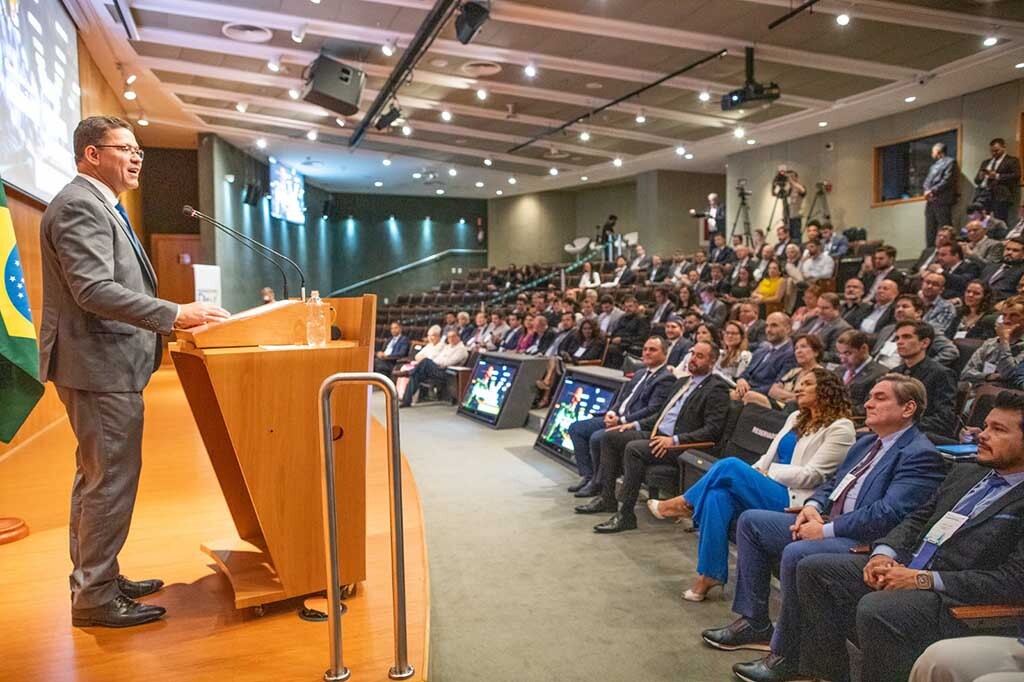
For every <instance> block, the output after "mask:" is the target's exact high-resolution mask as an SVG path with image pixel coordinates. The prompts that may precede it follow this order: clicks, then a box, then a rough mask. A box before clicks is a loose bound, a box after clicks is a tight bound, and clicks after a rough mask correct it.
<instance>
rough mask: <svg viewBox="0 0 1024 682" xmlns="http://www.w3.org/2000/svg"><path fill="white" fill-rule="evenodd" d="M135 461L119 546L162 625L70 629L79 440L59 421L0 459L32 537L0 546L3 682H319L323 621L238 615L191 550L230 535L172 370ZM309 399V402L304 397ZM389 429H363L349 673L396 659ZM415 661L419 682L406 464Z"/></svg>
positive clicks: (157, 382)
mask: <svg viewBox="0 0 1024 682" xmlns="http://www.w3.org/2000/svg"><path fill="white" fill-rule="evenodd" d="M145 398H146V430H145V436H144V445H143V459H144V463H143V470H142V481H141V484H140V489H139V497H138V501H137V502H136V506H135V516H134V521H133V524H132V530H131V534H130V535H129V537H128V542H127V544H126V545H125V548H124V550H123V551H122V552H121V570H122V572H123V573H124V574H125V575H127V576H128V577H130V578H135V579H142V578H161V579H163V580H164V581H165V582H166V583H167V585H166V587H165V588H164V589H163V591H162V592H160V593H158V594H156V595H153V596H152V597H148V598H147V599H146V601H151V602H153V603H156V604H160V605H161V606H164V607H166V608H167V610H168V614H167V616H166V617H165V618H164V619H163V620H161V621H159V622H156V623H151V624H148V625H144V626H140V627H136V628H128V629H123V630H113V629H107V628H87V629H81V628H73V627H72V626H71V614H70V603H69V595H68V588H67V585H68V583H67V574H68V572H69V571H70V566H71V563H70V560H69V559H68V551H67V517H68V508H69V491H70V488H71V481H72V476H73V474H74V438H73V435H72V433H71V429H70V427H69V426H68V423H67V420H66V419H65V420H63V421H62V422H60V423H58V424H57V425H55V426H54V427H52V428H50V429H49V430H48V431H45V432H43V433H42V434H40V435H39V436H38V437H37V438H35V439H34V440H32V441H30V442H28V443H26V444H25V446H24V447H22V448H20V449H18V450H15V451H14V452H12V453H11V454H10V455H9V456H8V457H6V458H5V459H3V460H0V516H20V517H22V518H24V519H25V520H26V521H27V522H28V524H29V526H30V527H31V531H32V533H31V535H29V536H28V537H27V538H25V539H23V540H20V541H18V542H15V543H12V544H8V545H0V680H2V681H3V682H9V681H10V682H15V681H16V682H23V681H24V682H42V681H44V680H45V681H47V682H50V681H54V680H76V681H82V682H91V681H94V680H95V681H97V682H99V681H101V680H102V681H104V682H118V681H120V680H132V681H137V680H146V681H147V682H149V681H153V680H174V681H175V682H181V681H183V680H188V681H190V682H192V681H200V680H211V681H212V680H218V681H226V680H231V681H244V680H260V681H274V682H278V681H286V680H296V681H299V680H309V681H311V682H312V681H315V680H319V679H322V675H323V673H324V671H325V670H326V669H327V666H328V662H329V661H328V657H329V653H328V643H327V624H326V623H309V622H305V621H302V620H300V619H299V618H298V617H297V616H296V608H297V607H298V606H299V605H300V604H299V603H297V602H294V601H293V602H282V603H280V604H278V605H271V606H268V607H267V609H266V614H265V615H264V616H262V617H258V616H257V615H256V614H255V613H254V612H253V611H252V610H251V609H246V610H241V611H236V610H235V609H234V607H233V604H232V598H231V588H230V585H229V583H228V581H227V579H226V578H224V577H223V576H222V575H221V574H219V573H218V572H217V571H216V570H215V569H214V567H213V564H212V561H211V560H210V559H209V557H207V556H206V555H204V554H203V553H202V552H200V550H199V545H200V543H201V542H203V541H205V540H210V539H216V538H223V537H232V536H233V535H234V533H235V530H234V526H233V525H232V522H231V517H230V516H229V514H228V509H227V506H226V505H225V503H224V499H223V497H222V496H221V492H220V488H219V487H218V485H217V480H216V478H215V477H214V473H213V469H212V468H211V466H210V462H209V459H208V458H207V456H206V451H205V449H204V447H203V444H202V441H201V439H200V437H199V432H198V430H197V429H196V426H195V422H194V420H193V418H192V415H191V413H190V412H189V409H188V404H187V403H186V401H185V395H184V393H183V392H182V390H181V386H180V384H179V383H178V378H177V375H175V373H174V371H173V370H172V369H169V368H168V369H162V370H160V371H159V372H158V373H157V374H156V375H155V376H154V377H153V381H152V383H151V384H150V386H149V388H147V390H146V395H145ZM312 403H313V399H311V405H312ZM385 452H386V449H385V440H384V429H383V427H382V426H381V425H380V424H379V423H377V422H376V421H374V422H373V424H372V429H371V446H370V456H369V458H368V463H367V482H366V484H367V496H366V497H367V507H368V508H367V575H368V576H369V577H368V578H367V581H366V582H365V583H363V584H361V585H360V586H359V590H358V592H357V594H356V595H355V596H354V597H352V598H351V599H349V600H348V602H347V603H348V607H349V611H348V613H347V614H346V615H345V616H344V618H343V620H342V624H343V627H344V644H343V650H344V656H345V664H346V665H347V666H348V667H349V668H350V669H351V670H352V677H351V680H352V682H361V681H363V680H387V679H388V678H387V672H388V669H389V668H390V667H391V665H392V664H393V656H394V639H393V634H392V615H391V613H392V612H391V602H392V597H391V559H390V540H389V520H388V519H389V517H388V494H387V465H386V456H385ZM403 484H404V488H405V490H404V497H405V528H406V546H405V547H406V575H407V590H408V604H409V615H408V622H409V660H410V662H411V663H412V664H413V666H414V667H415V669H416V676H415V678H414V679H417V680H423V679H426V673H427V660H426V658H427V643H428V637H429V611H430V601H429V586H428V571H427V553H426V546H425V543H424V531H423V521H422V519H423V516H422V510H421V508H420V500H419V494H418V492H417V489H416V485H415V481H414V480H413V478H412V474H411V473H410V471H409V467H408V465H407V464H404V463H403Z"/></svg>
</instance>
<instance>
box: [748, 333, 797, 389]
mask: <svg viewBox="0 0 1024 682" xmlns="http://www.w3.org/2000/svg"><path fill="white" fill-rule="evenodd" d="M794 367H796V356H795V355H793V342H792V341H786V344H785V345H784V346H782V347H781V348H779V349H778V350H774V351H773V350H772V347H771V346H769V345H768V342H765V343H762V344H761V345H760V346H758V348H757V350H755V351H754V355H753V357H751V358H750V364H749V365H747V368H746V369H745V370H743V374H741V375H740V376H739V378H740V379H746V380H747V383H748V384H750V388H752V389H753V390H755V391H757V392H758V393H765V394H767V393H768V389H769V388H771V387H772V384H774V383H775V380H776V379H778V378H779V377H780V376H782V375H783V374H785V373H786V372H788V371H789V370H791V369H793V368H794Z"/></svg>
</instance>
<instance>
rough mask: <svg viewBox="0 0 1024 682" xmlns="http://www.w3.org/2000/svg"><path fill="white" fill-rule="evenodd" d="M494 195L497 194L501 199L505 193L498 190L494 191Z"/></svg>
mask: <svg viewBox="0 0 1024 682" xmlns="http://www.w3.org/2000/svg"><path fill="white" fill-rule="evenodd" d="M494 193H495V194H497V195H498V196H499V197H500V196H501V195H502V194H504V192H502V191H501V190H500V189H496V190H494Z"/></svg>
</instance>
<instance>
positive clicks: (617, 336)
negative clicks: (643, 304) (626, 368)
mask: <svg viewBox="0 0 1024 682" xmlns="http://www.w3.org/2000/svg"><path fill="white" fill-rule="evenodd" d="M622 309H623V311H625V313H626V314H625V315H623V316H622V317H620V318H619V321H618V322H617V323H616V325H615V328H614V329H613V330H612V331H611V332H610V336H611V344H610V345H609V346H608V358H607V360H606V362H605V364H606V365H607V366H609V367H622V360H623V356H624V355H625V354H626V353H629V352H633V353H636V354H639V352H640V348H641V347H642V346H643V343H644V339H646V338H647V337H648V336H649V335H650V333H651V323H650V322H648V321H647V318H646V317H644V316H643V315H641V314H640V304H639V303H638V302H637V300H636V297H635V296H627V297H626V298H625V300H623V302H622Z"/></svg>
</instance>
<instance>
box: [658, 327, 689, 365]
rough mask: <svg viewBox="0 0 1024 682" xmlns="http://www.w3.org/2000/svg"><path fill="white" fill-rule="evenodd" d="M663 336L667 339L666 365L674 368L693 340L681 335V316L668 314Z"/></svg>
mask: <svg viewBox="0 0 1024 682" xmlns="http://www.w3.org/2000/svg"><path fill="white" fill-rule="evenodd" d="M665 338H666V339H668V366H669V367H671V368H672V369H675V368H676V367H678V366H679V363H680V362H681V361H682V359H683V358H684V357H685V356H686V354H687V353H688V352H689V350H690V348H692V347H693V342H692V341H690V340H689V339H687V338H686V337H684V336H683V318H681V317H679V316H678V315H669V318H668V319H667V320H666V321H665Z"/></svg>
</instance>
